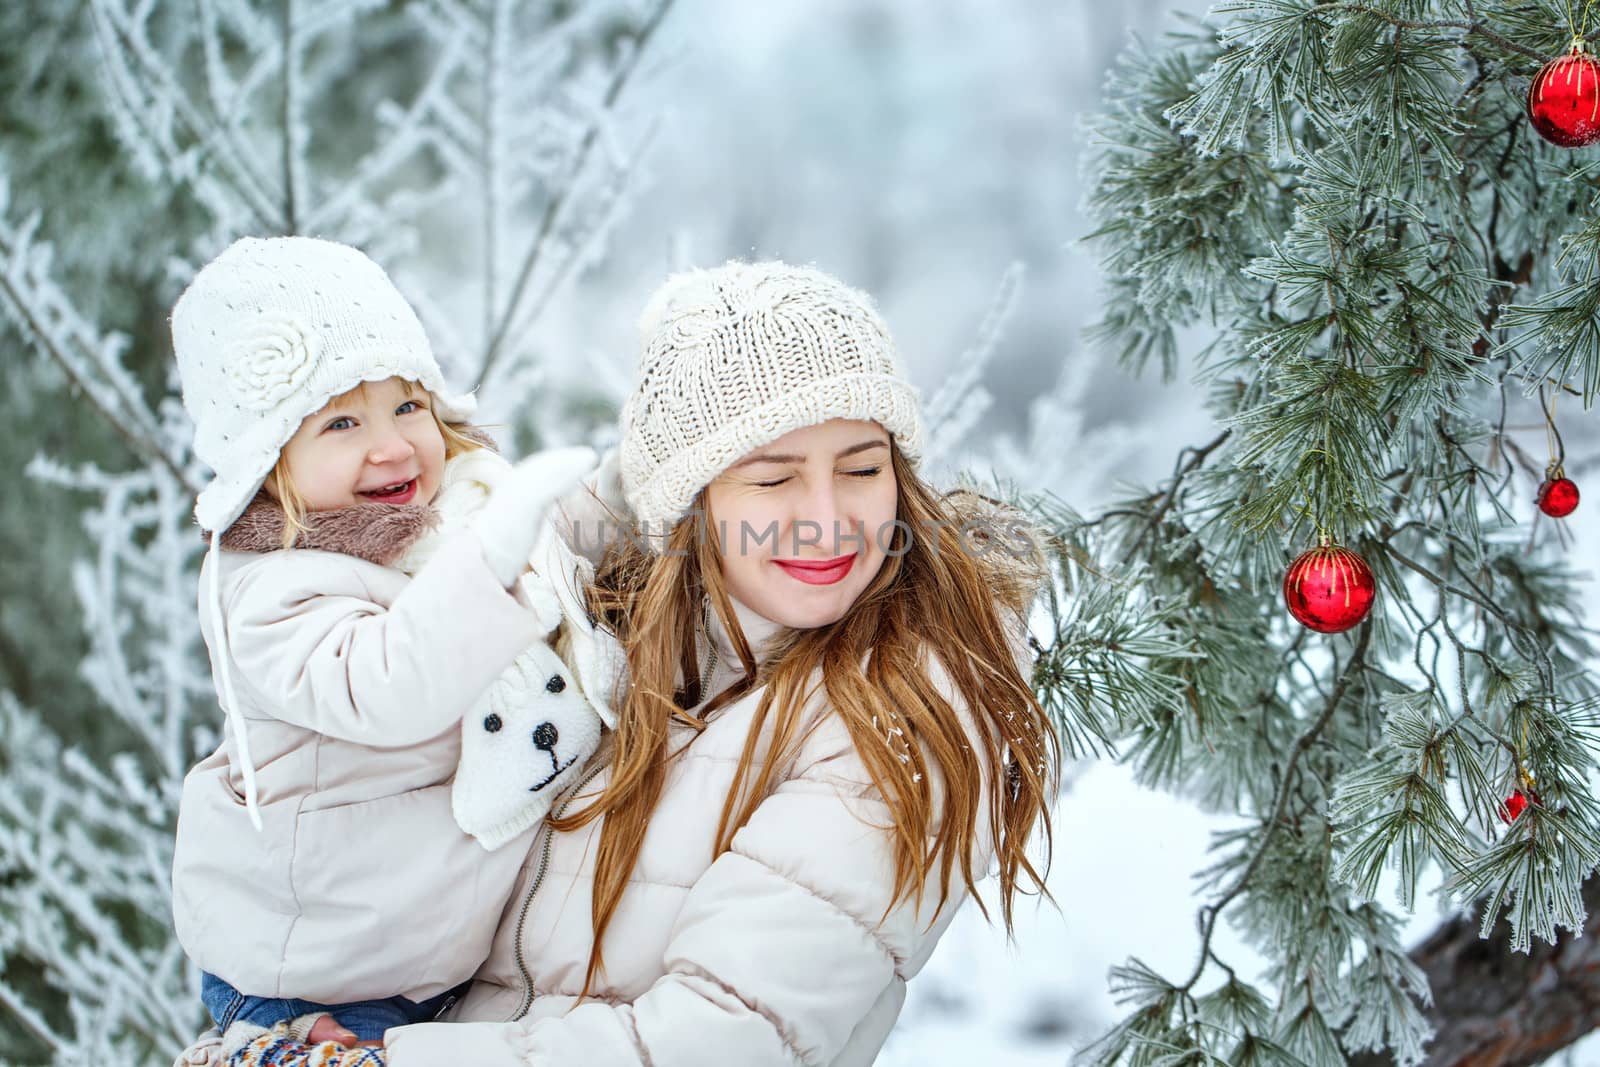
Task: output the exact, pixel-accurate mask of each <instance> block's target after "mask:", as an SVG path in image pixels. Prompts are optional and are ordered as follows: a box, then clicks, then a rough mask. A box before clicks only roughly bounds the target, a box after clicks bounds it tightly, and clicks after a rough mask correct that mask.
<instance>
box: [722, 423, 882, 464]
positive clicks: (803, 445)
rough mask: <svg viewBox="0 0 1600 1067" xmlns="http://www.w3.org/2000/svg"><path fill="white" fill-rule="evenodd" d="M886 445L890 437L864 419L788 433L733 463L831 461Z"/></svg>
mask: <svg viewBox="0 0 1600 1067" xmlns="http://www.w3.org/2000/svg"><path fill="white" fill-rule="evenodd" d="M888 443H889V433H888V431H887V430H885V429H884V428H883V427H882V426H879V425H878V424H877V423H876V422H872V421H871V420H867V419H829V420H828V421H827V422H822V423H817V424H816V425H814V426H802V427H800V428H799V429H798V430H790V431H789V432H788V433H786V434H784V435H783V436H782V437H779V438H778V439H776V440H774V441H772V442H770V443H769V444H766V445H763V446H761V447H760V448H756V449H752V450H751V451H749V452H747V453H745V454H744V455H743V456H741V457H740V458H739V459H738V460H737V461H735V462H734V463H733V466H734V467H742V466H744V465H746V464H748V463H763V462H765V463H801V462H804V461H805V460H807V459H810V458H812V457H813V456H816V457H821V458H825V459H833V458H835V457H837V456H841V455H854V454H856V453H857V452H865V451H867V450H868V449H872V448H881V447H884V446H887V445H888Z"/></svg>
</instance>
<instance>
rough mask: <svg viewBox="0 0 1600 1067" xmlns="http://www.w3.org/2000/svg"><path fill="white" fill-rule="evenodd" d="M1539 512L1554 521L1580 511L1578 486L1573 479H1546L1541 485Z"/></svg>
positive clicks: (1537, 498) (1538, 499)
mask: <svg viewBox="0 0 1600 1067" xmlns="http://www.w3.org/2000/svg"><path fill="white" fill-rule="evenodd" d="M1534 499H1536V500H1537V501H1538V502H1539V510H1540V511H1542V512H1544V513H1545V514H1546V515H1548V516H1550V517H1551V518H1552V519H1564V518H1566V517H1567V516H1568V515H1571V514H1572V513H1573V512H1574V511H1577V510H1578V484H1577V483H1576V482H1574V481H1573V480H1572V479H1571V478H1553V479H1552V478H1546V479H1545V480H1544V481H1542V482H1540V483H1539V495H1538V496H1537V497H1535V498H1534Z"/></svg>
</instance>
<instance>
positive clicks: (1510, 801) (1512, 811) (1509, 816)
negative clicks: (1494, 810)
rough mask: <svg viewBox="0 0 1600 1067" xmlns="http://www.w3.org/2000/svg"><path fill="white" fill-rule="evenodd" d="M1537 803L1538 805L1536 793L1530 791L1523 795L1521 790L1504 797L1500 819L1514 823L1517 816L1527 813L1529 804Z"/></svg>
mask: <svg viewBox="0 0 1600 1067" xmlns="http://www.w3.org/2000/svg"><path fill="white" fill-rule="evenodd" d="M1537 803H1539V794H1538V793H1535V792H1533V790H1531V789H1530V790H1529V791H1528V792H1526V793H1524V792H1523V791H1522V790H1520V789H1518V790H1517V791H1516V792H1514V793H1512V794H1511V795H1510V796H1508V797H1506V802H1505V804H1503V805H1502V806H1501V808H1500V818H1501V820H1503V821H1504V822H1507V823H1513V822H1516V821H1517V816H1519V815H1521V814H1522V813H1523V812H1525V811H1527V810H1528V805H1529V804H1537Z"/></svg>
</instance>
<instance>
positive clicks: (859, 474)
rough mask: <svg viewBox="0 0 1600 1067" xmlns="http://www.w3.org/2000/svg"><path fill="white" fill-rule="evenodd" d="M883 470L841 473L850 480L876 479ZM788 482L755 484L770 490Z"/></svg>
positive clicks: (784, 480) (872, 469) (778, 480)
mask: <svg viewBox="0 0 1600 1067" xmlns="http://www.w3.org/2000/svg"><path fill="white" fill-rule="evenodd" d="M882 470H883V468H882V467H866V468H863V469H861V470H855V471H840V472H839V473H841V474H843V475H845V476H847V477H850V478H874V477H877V475H878V474H879V473H880V472H882ZM788 480H789V479H788V478H787V477H784V478H778V479H776V480H774V481H770V482H756V483H754V484H756V485H758V486H760V487H761V488H763V489H770V488H772V487H773V486H775V485H782V484H783V483H784V482H786V481H788Z"/></svg>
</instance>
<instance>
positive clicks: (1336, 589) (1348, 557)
mask: <svg viewBox="0 0 1600 1067" xmlns="http://www.w3.org/2000/svg"><path fill="white" fill-rule="evenodd" d="M1376 592H1377V582H1375V581H1373V578H1372V570H1371V568H1369V567H1368V566H1367V561H1366V560H1364V559H1362V558H1361V557H1360V556H1358V555H1356V554H1355V553H1354V552H1352V551H1350V550H1349V549H1348V548H1344V547H1342V546H1340V545H1320V546H1318V547H1317V548H1313V549H1312V550H1311V551H1309V552H1304V553H1301V555H1300V557H1299V558H1298V559H1296V560H1295V561H1294V562H1293V563H1291V564H1290V565H1289V573H1288V574H1285V575H1284V576H1283V602H1284V604H1286V605H1287V606H1288V608H1289V614H1291V615H1293V616H1294V617H1295V618H1296V619H1298V620H1300V622H1301V623H1302V624H1303V625H1305V626H1309V627H1310V628H1311V629H1313V630H1316V631H1317V632H1318V633H1325V634H1336V633H1341V632H1343V631H1345V630H1348V629H1350V627H1352V626H1354V625H1355V624H1356V623H1358V622H1360V621H1361V620H1362V619H1363V618H1365V617H1366V614H1367V611H1368V610H1369V609H1370V608H1371V607H1372V597H1373V594H1374V593H1376Z"/></svg>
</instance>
